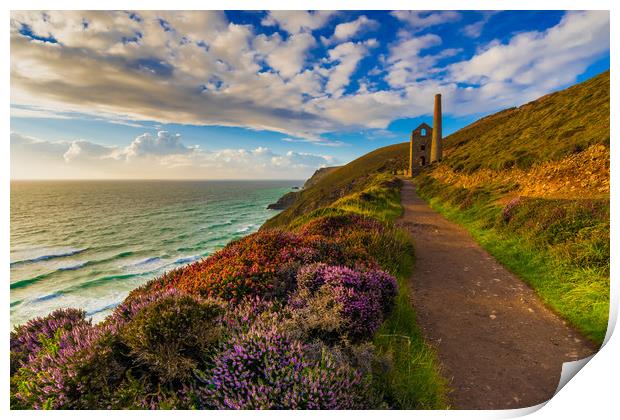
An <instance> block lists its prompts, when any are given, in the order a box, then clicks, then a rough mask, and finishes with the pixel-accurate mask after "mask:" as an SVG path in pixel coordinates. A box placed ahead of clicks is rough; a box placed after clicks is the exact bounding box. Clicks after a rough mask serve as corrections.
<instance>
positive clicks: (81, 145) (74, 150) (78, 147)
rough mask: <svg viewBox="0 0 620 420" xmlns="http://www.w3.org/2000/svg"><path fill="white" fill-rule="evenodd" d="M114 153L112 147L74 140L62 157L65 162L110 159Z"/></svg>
mask: <svg viewBox="0 0 620 420" xmlns="http://www.w3.org/2000/svg"><path fill="white" fill-rule="evenodd" d="M115 151H116V149H115V148H114V147H107V146H101V145H99V144H96V143H91V142H89V141H87V140H74V141H72V142H71V144H70V146H69V149H67V151H66V152H65V153H63V155H62V157H63V158H64V160H65V162H71V161H73V160H76V159H81V160H85V159H110V158H113V154H114V152H115Z"/></svg>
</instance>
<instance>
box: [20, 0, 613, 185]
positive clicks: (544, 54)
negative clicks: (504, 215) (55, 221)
mask: <svg viewBox="0 0 620 420" xmlns="http://www.w3.org/2000/svg"><path fill="white" fill-rule="evenodd" d="M10 33H11V63H10V64H11V135H10V142H11V178H12V179H304V178H307V177H308V176H310V175H311V174H312V173H313V172H314V171H315V170H316V169H317V168H319V167H324V166H332V165H341V164H345V163H347V162H349V161H351V160H353V159H355V158H357V157H359V156H361V155H363V154H365V153H367V152H369V151H371V150H374V149H376V148H378V147H382V146H386V145H389V144H394V143H400V142H403V141H407V140H408V137H409V133H410V132H411V130H413V129H414V128H416V127H417V126H418V125H419V124H420V123H422V122H427V123H428V124H429V125H432V110H433V100H434V95H435V94H436V93H441V94H442V100H443V103H442V107H443V131H444V135H447V134H450V133H451V132H454V131H456V130H458V129H459V128H461V127H463V126H465V125H467V124H469V123H471V122H473V121H475V120H477V119H478V118H480V117H481V116H484V115H488V114H490V113H493V112H496V111H499V110H502V109H505V108H508V107H511V106H519V105H522V104H524V103H527V102H529V101H531V100H534V99H536V98H538V97H540V96H542V95H545V94H547V93H550V92H553V91H556V90H560V89H563V88H565V87H567V86H570V85H572V84H575V83H578V82H580V81H583V80H587V79H589V78H591V77H593V76H595V75H597V74H599V73H601V72H602V71H605V70H607V69H609V66H610V65H609V61H610V59H609V41H610V40H609V37H610V34H609V12H608V11H570V12H563V11H395V12H389V11H346V12H345V11H340V12H328V11H267V12H255V11H252V12H242V11H234V12H229V11H198V12H197V11H192V12H176V11H161V12H157V11H136V12H132V11H115V12H112V11H88V12H79V11H54V12H40V11H28V12H21V11H13V12H11V20H10Z"/></svg>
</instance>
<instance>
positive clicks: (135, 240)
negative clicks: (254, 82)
mask: <svg viewBox="0 0 620 420" xmlns="http://www.w3.org/2000/svg"><path fill="white" fill-rule="evenodd" d="M301 185H302V181H13V182H11V281H10V283H11V285H10V288H11V325H17V324H22V323H24V322H26V321H27V320H28V319H30V318H33V317H35V316H41V315H46V314H47V313H49V312H50V311H52V310H54V309H57V308H64V307H76V308H82V309H84V310H85V311H87V313H88V314H89V315H91V316H92V317H93V320H94V321H99V320H101V319H103V318H104V317H105V315H107V314H108V313H109V312H110V311H111V310H112V309H113V308H114V307H115V306H116V305H117V304H118V303H120V302H121V301H122V300H123V299H124V298H125V296H126V295H127V293H128V292H129V291H130V290H132V289H134V288H135V287H138V286H140V285H141V284H143V283H145V282H146V281H148V280H149V279H151V278H153V277H155V276H157V275H160V274H162V273H164V272H165V271H168V270H171V269H173V268H175V267H179V266H181V265H184V264H188V263H190V262H193V261H196V260H199V259H201V258H203V257H205V256H208V255H209V254H211V253H213V252H214V251H216V250H218V249H220V248H222V247H223V246H224V245H225V244H226V243H228V242H229V241H230V240H232V239H235V238H239V237H242V236H245V235H247V234H249V233H252V232H254V231H256V230H258V228H259V227H260V226H261V224H262V223H263V222H264V221H265V220H267V219H268V218H269V217H272V216H274V215H275V214H277V211H274V210H268V209H267V205H268V204H270V203H273V202H275V201H276V200H277V199H278V198H279V197H280V196H282V195H283V194H284V193H286V192H288V191H290V190H291V188H292V187H295V186H301Z"/></svg>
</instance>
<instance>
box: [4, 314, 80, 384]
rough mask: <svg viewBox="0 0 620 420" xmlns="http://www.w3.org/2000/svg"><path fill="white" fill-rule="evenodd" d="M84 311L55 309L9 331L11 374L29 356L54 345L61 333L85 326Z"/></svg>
mask: <svg viewBox="0 0 620 420" xmlns="http://www.w3.org/2000/svg"><path fill="white" fill-rule="evenodd" d="M85 316H86V312H84V311H82V310H79V309H73V308H69V309H57V310H55V311H54V312H52V313H50V314H49V315H47V316H44V317H39V318H34V319H31V320H30V321H28V322H27V323H26V324H24V325H21V326H18V327H17V328H15V329H14V330H13V331H12V332H11V337H10V348H11V375H13V374H14V373H15V372H16V371H17V369H18V368H19V367H21V366H23V365H24V363H26V362H27V361H28V359H29V358H30V357H35V356H36V355H37V354H38V353H39V352H40V351H41V350H43V349H45V350H49V351H51V350H52V349H50V348H49V347H50V346H54V345H56V343H57V341H58V338H59V336H60V335H61V334H63V333H65V332H67V331H70V330H71V329H73V328H74V327H76V326H86V325H89V322H88V321H86V319H85Z"/></svg>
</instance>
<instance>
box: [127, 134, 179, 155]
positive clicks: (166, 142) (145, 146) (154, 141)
mask: <svg viewBox="0 0 620 420" xmlns="http://www.w3.org/2000/svg"><path fill="white" fill-rule="evenodd" d="M189 151H190V149H188V148H187V147H185V146H184V145H183V144H182V143H181V135H180V134H174V135H172V134H170V133H169V132H167V131H159V132H158V133H157V138H154V137H153V136H152V135H151V133H144V134H142V135H140V136H138V137H136V139H135V140H134V141H132V142H131V144H130V145H129V146H128V147H127V148H126V149H124V150H123V155H124V156H126V158H127V159H132V158H135V157H138V156H147V155H175V154H183V153H187V152H189Z"/></svg>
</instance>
